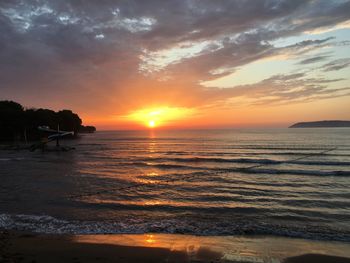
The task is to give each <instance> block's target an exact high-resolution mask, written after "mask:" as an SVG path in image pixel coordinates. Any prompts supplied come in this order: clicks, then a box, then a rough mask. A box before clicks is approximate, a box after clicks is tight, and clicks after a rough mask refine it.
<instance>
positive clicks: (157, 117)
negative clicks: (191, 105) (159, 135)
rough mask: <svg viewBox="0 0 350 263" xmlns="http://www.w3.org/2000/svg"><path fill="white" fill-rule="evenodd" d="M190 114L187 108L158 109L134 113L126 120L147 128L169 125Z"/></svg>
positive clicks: (190, 111)
mask: <svg viewBox="0 0 350 263" xmlns="http://www.w3.org/2000/svg"><path fill="white" fill-rule="evenodd" d="M191 113H192V110H191V109H188V108H176V107H175V108H172V107H159V108H148V109H141V110H138V111H134V112H132V113H131V114H129V115H127V116H126V118H127V119H129V120H131V121H135V122H138V123H143V125H145V126H146V127H148V128H155V127H161V126H165V125H169V124H171V123H173V122H174V121H178V120H180V119H183V118H186V117H187V116H188V115H190V114H191Z"/></svg>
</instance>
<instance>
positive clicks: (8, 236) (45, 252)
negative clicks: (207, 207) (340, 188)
mask: <svg viewBox="0 0 350 263" xmlns="http://www.w3.org/2000/svg"><path fill="white" fill-rule="evenodd" d="M0 240H1V241H0V262H31V263H34V262H37V263H39V262H73V263H79V262H283V263H303V262H310V263H316V262H317V263H323V262H327V263H348V262H350V255H349V252H348V251H349V246H350V245H348V244H344V243H337V242H319V241H308V240H301V239H288V238H274V237H256V238H246V237H198V236H189V235H169V234H140V235H39V234H30V233H19V232H9V231H2V232H1V238H0Z"/></svg>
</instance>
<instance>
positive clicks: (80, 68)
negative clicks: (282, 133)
mask: <svg viewBox="0 0 350 263" xmlns="http://www.w3.org/2000/svg"><path fill="white" fill-rule="evenodd" d="M349 14H350V1H343V0H339V1H323V0H306V1H305V0H293V1H290V0H281V1H276V0H266V1H247V0H245V1H244V0H243V1H231V0H218V1H211V0H202V1H198V0H187V1H170V0H169V1H165V0H149V1H141V0H139V1H136V0H128V1H112V0H101V1H93V0H86V1H83V2H81V1H68V0H62V1H54V0H35V1H34V0H26V1H24V0H14V1H8V0H5V1H1V2H0V23H1V27H0V79H1V82H0V92H1V97H3V98H10V99H18V100H20V101H21V102H24V103H27V104H31V105H28V106H35V105H42V103H46V102H47V103H48V104H51V105H52V104H53V103H54V104H55V107H63V106H64V107H69V106H71V105H73V106H74V107H77V108H78V109H84V110H85V111H86V112H88V113H90V114H94V112H96V109H98V112H100V115H108V114H125V111H128V110H130V109H131V108H137V107H143V106H144V105H146V104H160V103H164V104H166V103H168V104H174V106H179V107H180V106H188V107H197V106H203V105H205V104H210V103H215V101H217V100H225V99H228V100H229V99H230V98H232V97H235V96H245V97H249V98H252V99H254V100H256V103H259V101H261V103H267V102H268V100H267V99H266V96H265V95H266V94H265V95H264V93H268V94H270V95H271V96H274V97H275V98H276V100H275V99H270V102H271V103H272V102H275V101H277V100H278V99H280V100H281V101H287V100H288V99H293V100H297V99H298V98H299V99H303V98H319V97H320V96H326V95H327V96H338V95H339V94H342V92H344V90H337V91H334V92H332V91H331V90H329V89H328V88H327V83H325V82H324V83H322V84H321V83H316V81H315V80H311V79H310V78H309V77H308V76H295V75H294V76H293V75H284V78H286V77H287V78H288V76H289V78H292V79H289V80H288V79H287V80H286V79H284V80H282V78H283V77H282V75H279V77H277V76H278V75H276V76H274V77H273V78H269V79H266V80H264V81H263V82H259V83H256V84H254V85H253V86H238V87H233V88H231V89H225V90H221V89H219V88H215V87H213V88H208V87H205V86H203V85H201V83H203V82H205V81H209V80H212V79H215V78H218V77H223V76H227V75H229V74H233V73H234V72H236V71H237V70H238V69H239V68H241V67H244V66H245V65H248V64H249V63H254V62H257V61H263V60H265V59H273V58H280V59H289V58H298V59H302V58H303V60H302V61H300V64H302V65H306V64H311V63H316V62H320V61H324V60H326V59H328V57H326V56H320V55H317V54H316V55H315V56H314V57H312V58H307V59H305V55H309V53H311V52H316V51H318V50H322V49H324V48H326V47H329V46H330V45H348V43H347V42H346V41H339V42H338V41H337V39H335V38H334V37H327V38H322V37H320V38H319V39H315V38H313V39H310V40H305V41H300V42H298V43H289V44H288V45H285V46H282V47H281V46H279V47H278V46H275V45H274V44H272V43H273V42H274V41H275V40H277V39H281V38H286V37H290V36H297V35H300V34H303V33H304V32H317V30H324V29H325V28H337V27H344V25H347V23H348V21H349V20H350V15H349ZM312 55H314V53H312ZM332 63H333V64H332ZM348 65H349V61H348V60H344V59H343V60H337V61H333V62H330V63H327V64H325V65H324V66H323V67H322V70H323V71H324V72H329V71H332V70H339V69H341V68H344V67H347V66H348ZM302 79H303V80H302ZM332 83H333V82H332ZM312 94H313V95H312ZM339 96H340V95H339ZM264 98H265V99H264ZM42 106H45V105H42Z"/></svg>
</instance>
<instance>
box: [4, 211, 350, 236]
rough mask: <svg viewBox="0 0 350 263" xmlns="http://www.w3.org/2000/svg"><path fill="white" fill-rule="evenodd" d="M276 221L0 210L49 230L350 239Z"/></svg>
mask: <svg viewBox="0 0 350 263" xmlns="http://www.w3.org/2000/svg"><path fill="white" fill-rule="evenodd" d="M279 221H280V220H279ZM305 224H306V223H305V220H301V222H300V224H298V222H296V221H293V223H292V224H288V223H273V222H272V221H269V222H268V221H256V220H253V219H252V220H246V219H240V218H234V220H232V218H226V219H225V220H222V221H218V220H214V218H211V217H208V218H200V219H199V218H198V217H191V216H182V217H181V219H180V218H157V220H152V219H150V220H145V219H144V218H138V217H133V218H130V217H129V218H128V219H123V218H120V219H119V220H118V219H114V220H105V221H103V220H100V221H80V220H65V219H58V218H55V217H52V216H49V215H24V214H20V215H14V214H0V228H2V229H7V230H17V231H30V232H34V233H45V234H143V233H171V234H175V233H176V234H193V235H201V236H212V235H275V236H286V237H296V238H307V239H315V240H330V241H343V242H349V241H350V230H349V229H337V228H331V227H329V226H327V227H325V226H323V225H320V224H312V223H311V224H308V225H307V227H305Z"/></svg>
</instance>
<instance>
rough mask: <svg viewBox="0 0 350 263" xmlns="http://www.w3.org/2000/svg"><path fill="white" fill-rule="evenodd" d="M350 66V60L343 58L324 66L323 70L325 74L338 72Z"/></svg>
mask: <svg viewBox="0 0 350 263" xmlns="http://www.w3.org/2000/svg"><path fill="white" fill-rule="evenodd" d="M349 66H350V58H342V59H337V60H333V61H331V62H329V63H327V64H324V65H323V66H322V67H321V68H322V70H323V71H324V72H328V71H337V70H341V69H344V68H347V67H349Z"/></svg>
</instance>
